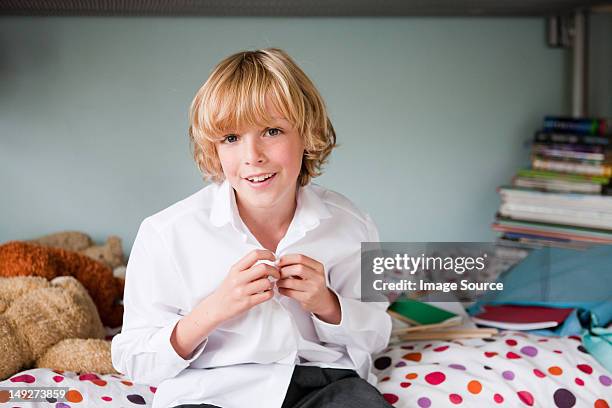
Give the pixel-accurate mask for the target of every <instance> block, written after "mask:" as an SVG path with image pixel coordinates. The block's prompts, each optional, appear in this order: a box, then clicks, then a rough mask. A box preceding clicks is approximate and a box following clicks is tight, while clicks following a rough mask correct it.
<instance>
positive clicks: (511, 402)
mask: <svg viewBox="0 0 612 408" xmlns="http://www.w3.org/2000/svg"><path fill="white" fill-rule="evenodd" d="M373 372H374V373H375V374H376V376H377V377H378V380H379V384H378V386H377V387H378V389H379V390H380V392H381V393H382V394H383V395H384V396H385V398H386V399H387V400H388V401H389V402H390V403H391V404H392V405H393V406H395V407H397V408H404V407H419V408H428V407H455V406H464V407H474V406H500V407H560V408H569V407H594V408H605V407H610V405H611V404H612V388H611V387H612V378H611V376H610V373H608V372H606V370H605V369H604V368H603V367H602V366H601V365H599V363H597V361H595V360H594V359H593V358H592V357H591V356H590V355H589V354H588V353H587V352H586V350H585V349H584V347H582V345H581V342H580V338H579V337H576V336H568V337H542V336H536V335H533V334H526V333H521V332H512V331H502V332H500V333H499V334H498V335H496V336H494V337H493V338H488V339H470V340H462V341H418V342H415V341H411V342H401V343H396V344H391V345H390V346H389V347H388V348H387V349H385V350H383V351H382V352H381V353H378V354H376V355H374V356H373ZM16 386H19V387H21V386H27V387H33V386H41V387H42V386H63V387H68V388H69V392H68V394H67V395H66V401H65V402H57V401H56V400H53V399H50V400H48V401H46V402H36V403H11V402H7V401H6V397H4V398H5V399H2V396H1V395H0V406H3V407H4V406H7V407H23V408H25V407H54V408H69V407H119V406H121V407H146V406H151V405H152V402H153V397H154V395H155V391H156V388H155V387H151V386H147V385H142V384H135V383H133V382H132V381H130V379H129V378H127V377H125V376H123V375H114V374H111V375H98V374H96V373H83V374H80V375H79V374H76V373H74V372H61V371H59V370H58V371H53V370H49V369H31V370H26V371H22V372H20V373H18V374H15V375H14V376H12V377H11V378H9V379H7V380H5V381H2V382H0V387H16Z"/></svg>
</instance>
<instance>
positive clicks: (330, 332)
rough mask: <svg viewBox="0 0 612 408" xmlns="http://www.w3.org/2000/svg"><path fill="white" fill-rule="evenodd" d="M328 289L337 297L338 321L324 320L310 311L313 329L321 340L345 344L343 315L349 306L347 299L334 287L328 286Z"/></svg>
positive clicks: (344, 320)
mask: <svg viewBox="0 0 612 408" xmlns="http://www.w3.org/2000/svg"><path fill="white" fill-rule="evenodd" d="M329 290H331V291H332V292H334V294H335V295H336V297H337V298H338V303H339V304H340V322H339V323H338V324H332V323H328V322H324V321H323V320H321V319H319V318H318V317H317V316H316V315H315V314H314V313H312V312H311V313H310V316H311V317H312V320H313V322H314V327H315V331H316V332H317V335H318V336H319V339H320V340H321V341H324V342H326V343H334V344H345V342H344V339H345V335H344V334H345V332H346V319H345V318H344V317H345V314H346V313H345V312H346V310H347V309H348V308H349V307H348V306H347V300H346V299H345V298H344V297H342V296H340V295H339V294H338V292H336V291H335V290H334V289H332V288H329Z"/></svg>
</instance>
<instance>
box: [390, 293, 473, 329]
mask: <svg viewBox="0 0 612 408" xmlns="http://www.w3.org/2000/svg"><path fill="white" fill-rule="evenodd" d="M387 312H388V313H389V314H390V315H392V316H393V317H395V318H397V319H399V320H402V321H404V322H406V323H410V324H414V325H436V326H438V327H439V325H442V324H444V325H452V323H455V322H456V324H460V323H461V320H462V317H461V316H459V315H457V314H455V313H452V312H449V311H447V310H444V309H441V308H439V307H436V306H433V305H430V304H427V303H425V302H420V301H418V300H415V299H410V298H407V297H401V298H398V299H396V300H395V301H394V302H393V303H391V305H389V308H388V309H387Z"/></svg>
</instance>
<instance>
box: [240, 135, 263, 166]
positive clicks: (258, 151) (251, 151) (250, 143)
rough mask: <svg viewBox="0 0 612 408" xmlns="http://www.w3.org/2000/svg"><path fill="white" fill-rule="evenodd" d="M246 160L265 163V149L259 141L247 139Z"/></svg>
mask: <svg viewBox="0 0 612 408" xmlns="http://www.w3.org/2000/svg"><path fill="white" fill-rule="evenodd" d="M245 150H246V151H245V152H244V162H245V164H254V163H263V162H264V158H265V157H264V151H263V148H262V146H261V144H260V142H259V141H257V140H252V139H251V140H247V142H246V143H245Z"/></svg>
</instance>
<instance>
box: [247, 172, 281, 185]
mask: <svg viewBox="0 0 612 408" xmlns="http://www.w3.org/2000/svg"><path fill="white" fill-rule="evenodd" d="M274 176H276V173H267V174H260V175H258V176H253V177H245V178H244V179H245V180H246V181H247V182H248V183H249V184H250V185H252V186H257V187H263V186H266V185H268V184H270V183H271V182H272V180H273V179H274Z"/></svg>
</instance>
